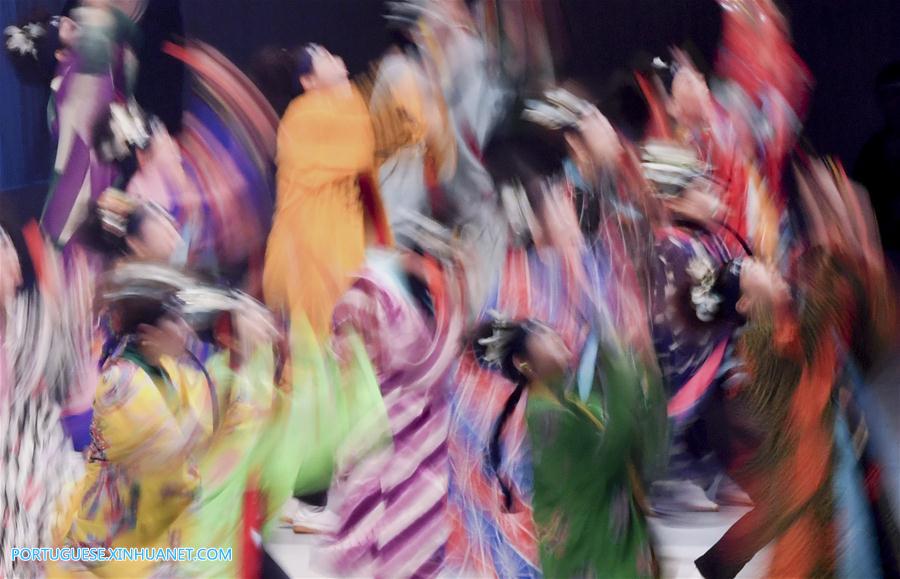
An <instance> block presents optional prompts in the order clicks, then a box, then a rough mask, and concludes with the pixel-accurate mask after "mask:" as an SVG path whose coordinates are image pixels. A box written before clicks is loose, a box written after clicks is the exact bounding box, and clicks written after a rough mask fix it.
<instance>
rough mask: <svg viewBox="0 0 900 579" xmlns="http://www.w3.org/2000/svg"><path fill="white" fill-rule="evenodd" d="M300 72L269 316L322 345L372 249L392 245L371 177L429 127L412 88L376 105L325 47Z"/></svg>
mask: <svg viewBox="0 0 900 579" xmlns="http://www.w3.org/2000/svg"><path fill="white" fill-rule="evenodd" d="M297 67H298V68H297V70H296V76H297V77H299V79H300V84H301V86H302V87H303V95H301V96H300V97H299V98H297V99H295V100H294V101H293V102H292V103H291V105H290V106H289V107H288V109H287V111H286V112H285V115H284V118H283V119H282V121H281V126H280V127H279V134H278V200H277V206H276V213H275V218H274V222H273V226H272V232H271V235H270V237H269V243H268V247H267V250H266V264H265V271H264V279H263V284H264V291H265V297H266V302H267V303H268V304H269V305H270V306H271V307H273V308H274V309H277V310H280V311H286V312H288V313H289V314H290V317H291V318H293V321H298V320H304V318H305V320H304V322H305V323H308V324H309V326H310V327H311V329H312V332H313V334H314V335H315V336H317V337H319V339H321V338H322V337H324V336H326V335H327V333H328V330H329V328H330V325H331V313H332V310H333V309H334V304H335V303H336V302H337V300H338V299H339V297H340V296H341V295H342V294H343V292H344V291H345V290H346V289H347V287H349V283H350V275H351V274H352V273H353V271H355V270H356V269H357V268H359V267H360V266H361V265H362V262H363V259H364V253H365V248H366V246H367V245H369V244H370V243H375V244H377V245H381V246H390V245H391V244H392V243H393V236H392V234H391V230H390V226H389V223H388V221H387V218H386V216H385V212H384V207H383V206H382V201H381V196H380V194H379V192H378V186H377V179H376V178H374V171H376V170H377V169H378V166H379V164H380V162H381V161H382V160H384V159H385V158H387V157H388V156H390V155H391V154H392V153H393V152H394V151H395V150H397V148H399V147H402V146H404V145H406V144H409V143H412V142H416V141H420V140H423V139H425V138H426V136H427V135H426V132H427V131H428V130H429V127H428V126H426V125H429V123H426V121H425V119H424V118H423V116H422V115H423V108H422V101H421V99H422V96H421V95H420V94H417V93H416V92H415V87H414V86H413V87H409V86H406V87H403V86H401V87H398V88H400V90H401V91H403V92H393V91H390V94H389V95H388V98H386V99H384V100H379V101H378V102H375V101H370V100H368V98H367V96H366V95H365V94H364V92H362V91H361V90H360V88H359V87H358V86H356V85H354V84H353V83H351V82H350V79H349V77H348V73H347V68H346V67H345V66H344V62H343V60H341V59H340V58H339V57H336V56H334V55H333V54H331V53H330V52H328V51H327V50H326V49H324V48H322V47H320V46H316V45H310V46H307V47H305V48H303V49H301V50H299V51H298V53H297ZM363 88H365V85H364V86H363ZM404 89H406V90H405V91H404ZM431 128H432V129H437V127H434V126H433V123H432V124H431Z"/></svg>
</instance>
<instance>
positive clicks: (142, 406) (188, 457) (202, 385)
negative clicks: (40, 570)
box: [48, 349, 213, 577]
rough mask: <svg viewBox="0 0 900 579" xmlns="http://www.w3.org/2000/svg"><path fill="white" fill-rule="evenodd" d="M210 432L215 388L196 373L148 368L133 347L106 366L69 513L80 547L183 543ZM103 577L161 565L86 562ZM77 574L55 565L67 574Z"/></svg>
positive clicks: (167, 365)
mask: <svg viewBox="0 0 900 579" xmlns="http://www.w3.org/2000/svg"><path fill="white" fill-rule="evenodd" d="M212 428H213V419H212V400H211V395H210V389H209V385H208V383H207V381H206V379H205V377H204V376H203V374H202V373H201V372H199V371H196V370H194V369H192V368H190V367H187V366H184V365H181V364H179V363H178V362H176V361H175V360H173V359H170V358H163V360H162V362H161V368H159V369H157V368H152V367H150V366H148V365H147V364H146V363H145V362H144V361H143V360H142V359H141V358H140V356H139V355H138V354H136V353H134V352H131V351H130V350H128V349H126V350H125V351H124V352H123V353H122V355H121V356H119V357H116V358H114V359H112V360H111V361H110V362H109V363H108V364H107V366H106V367H105V368H104V371H103V374H102V376H101V379H100V384H99V387H98V388H97V394H96V397H95V399H94V418H93V424H92V426H91V438H92V441H91V445H90V447H89V448H88V451H87V457H88V463H87V465H86V472H85V476H84V478H83V479H82V480H81V482H80V483H79V484H78V487H77V488H76V489H75V492H74V493H73V497H72V503H71V505H70V506H69V508H68V509H67V511H66V512H65V513H64V514H63V516H62V521H61V523H62V533H64V536H63V538H62V541H61V543H63V544H64V545H68V546H73V547H107V548H115V547H137V548H141V547H178V546H187V547H192V546H193V545H185V544H184V543H183V538H182V537H181V530H180V529H181V525H180V524H176V521H185V518H184V515H185V513H186V512H187V511H188V509H189V507H191V506H192V505H193V504H194V502H195V498H196V496H197V494H198V492H199V491H200V477H199V475H198V471H197V467H196V462H195V456H196V455H197V454H199V452H201V451H202V449H203V448H204V447H205V445H206V444H207V443H208V439H209V436H210V434H211V432H212ZM79 565H81V566H82V567H80V569H81V570H83V571H84V570H86V571H89V572H90V573H91V574H93V575H95V576H101V577H141V576H147V575H148V574H149V573H151V572H152V571H153V570H154V569H155V568H156V567H157V566H158V565H160V563H154V562H147V561H125V562H113V561H107V562H102V563H96V564H91V563H81V564H79ZM78 570H79V569H73V568H72V567H69V568H68V569H60V568H55V567H54V568H50V569H48V575H50V576H60V575H66V574H67V573H72V574H75V575H77V574H78Z"/></svg>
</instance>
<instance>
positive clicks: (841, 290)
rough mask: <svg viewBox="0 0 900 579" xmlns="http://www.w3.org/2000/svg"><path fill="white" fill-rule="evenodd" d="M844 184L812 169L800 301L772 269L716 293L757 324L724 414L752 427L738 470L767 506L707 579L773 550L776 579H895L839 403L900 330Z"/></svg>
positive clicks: (730, 573)
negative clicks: (859, 578) (857, 368)
mask: <svg viewBox="0 0 900 579" xmlns="http://www.w3.org/2000/svg"><path fill="white" fill-rule="evenodd" d="M843 179H844V177H842V172H841V171H840V170H839V169H835V168H833V167H832V168H826V167H825V166H824V165H822V164H819V163H810V164H807V165H806V166H805V167H804V175H803V176H801V195H803V198H804V200H803V207H804V209H805V212H806V216H807V219H808V220H809V221H808V237H807V239H806V241H807V242H808V247H807V248H806V251H805V252H804V253H803V254H802V255H801V257H800V259H799V262H798V263H797V264H796V269H795V272H796V273H795V274H794V276H793V285H794V287H793V295H792V294H791V293H790V292H789V291H788V286H787V285H786V284H785V282H784V281H783V280H782V279H781V278H780V276H779V275H777V274H776V273H774V272H773V271H772V270H771V269H768V271H766V268H765V267H764V266H760V265H758V264H754V263H753V262H746V261H745V262H743V263H741V262H736V263H734V264H732V265H731V266H730V267H729V268H728V270H726V271H725V272H722V274H720V276H719V279H720V280H722V279H727V278H728V277H731V278H732V280H733V281H731V282H729V283H725V284H722V283H718V285H719V287H720V289H719V290H714V293H716V294H717V295H719V296H721V297H722V298H723V299H722V305H723V306H726V307H727V308H730V309H733V311H735V312H737V313H738V314H739V315H740V316H743V317H744V318H745V319H746V320H747V326H746V328H745V329H744V331H743V332H742V334H741V336H740V341H739V349H738V351H739V355H740V357H741V359H742V361H743V364H744V365H743V367H742V369H741V371H739V372H737V373H736V375H735V376H734V381H735V382H736V387H735V390H734V395H733V396H731V397H730V401H729V402H728V403H727V404H726V405H725V406H724V408H725V410H726V411H727V412H728V413H729V414H730V415H732V416H735V417H737V421H736V422H734V424H736V425H737V426H739V427H740V428H741V429H742V430H737V429H736V430H734V431H732V433H731V437H730V439H731V445H730V446H731V451H732V453H733V455H732V463H731V465H730V466H731V468H730V471H731V472H732V473H733V476H734V477H735V478H736V479H737V480H739V482H740V483H741V485H742V486H743V487H744V488H746V489H747V491H748V492H749V493H750V495H751V497H753V499H754V502H755V504H756V505H757V506H756V507H755V508H754V509H753V510H752V511H751V512H750V513H748V514H747V515H745V516H744V517H743V518H742V519H741V520H739V521H738V522H737V523H736V524H735V525H734V526H733V527H732V528H731V529H729V531H728V532H727V533H726V534H725V535H724V536H723V537H722V539H720V540H719V542H718V543H717V544H716V545H714V546H713V548H711V549H710V550H709V551H708V552H707V553H706V554H705V555H704V556H703V557H701V558H700V559H698V560H697V566H698V568H699V569H700V571H701V573H703V574H704V576H706V577H734V576H735V575H736V574H737V573H738V572H739V571H740V569H741V568H742V567H743V566H744V565H745V564H746V563H747V562H748V561H749V560H750V558H752V556H753V555H754V554H755V553H756V552H757V551H758V550H759V549H761V548H762V547H763V546H764V545H765V544H767V543H769V542H770V541H774V545H775V547H774V556H773V561H772V566H771V568H770V570H769V573H770V575H772V576H775V577H781V576H809V575H814V574H819V573H826V574H829V573H835V574H840V575H842V576H843V575H846V576H852V575H854V574H857V573H859V574H863V575H866V576H873V575H881V574H886V575H891V574H893V573H896V569H897V561H898V558H897V553H898V537H900V535H898V534H897V531H896V526H895V525H896V523H895V520H894V519H893V516H894V515H893V514H891V513H888V514H887V515H885V513H883V512H880V510H879V509H880V506H879V504H880V501H879V500H877V497H878V495H879V494H881V493H883V490H877V489H878V488H879V486H880V485H879V484H878V481H877V480H875V479H869V482H868V483H867V484H868V485H870V486H869V487H868V492H869V496H870V497H873V498H876V500H874V501H873V499H870V501H873V502H872V504H871V505H867V503H866V500H865V499H864V498H862V497H863V496H864V493H863V486H862V484H863V483H862V477H861V476H860V475H859V474H858V473H859V472H868V471H867V470H863V471H860V468H861V466H860V463H859V462H858V459H857V458H856V457H854V456H853V453H852V451H850V452H849V454H848V449H849V448H850V446H849V441H850V431H849V430H848V427H849V426H852V425H853V421H852V412H851V411H850V410H848V406H847V400H848V397H847V396H845V395H841V396H836V395H835V392H836V389H837V388H839V387H840V386H841V383H842V382H843V380H842V378H841V376H842V375H843V373H844V371H845V368H846V367H847V364H849V363H852V361H853V360H854V359H856V360H859V361H860V362H861V363H863V364H866V362H865V360H871V359H877V357H878V348H879V347H884V346H885V345H886V344H889V343H890V342H889V341H888V340H886V339H885V336H891V335H893V332H895V331H896V312H895V310H894V307H893V304H892V303H891V302H890V301H885V298H886V297H887V296H886V294H885V293H884V292H885V289H886V288H885V285H884V264H883V260H882V259H880V258H878V253H877V249H876V250H875V252H873V248H877V244H875V243H873V242H872V240H871V239H870V238H868V235H869V234H868V233H866V232H867V231H869V232H871V229H870V226H871V225H870V224H869V225H867V222H866V220H861V219H860V217H861V216H862V215H865V211H861V210H860V205H858V204H857V203H856V202H854V201H853V200H852V197H851V196H852V195H854V193H852V191H851V190H850V189H847V188H846V187H844V186H843V185H841V182H842V181H843ZM835 184H837V186H835ZM728 286H730V287H731V289H726V288H727V287H728ZM754 296H756V297H754ZM760 298H762V299H760ZM731 304H733V305H731ZM875 312H878V313H875ZM873 314H874V315H873ZM885 332H888V333H887V334H885ZM860 355H862V357H861V356H860ZM863 367H865V366H863ZM748 426H749V430H747V427H748ZM724 432H725V434H726V435H727V434H729V432H728V430H725V431H724ZM857 432H858V431H857ZM748 433H749V434H748ZM726 440H727V439H726ZM866 454H867V453H866ZM866 454H864V455H863V458H864V459H865V458H866ZM868 456H869V457H871V455H868ZM862 466H863V467H865V462H863V463H862ZM848 470H849V473H853V472H856V473H857V474H856V475H853V474H850V475H849V476H848ZM866 476H867V477H868V476H869V475H868V474H867V475H866ZM854 501H855V502H854ZM848 563H849V565H848ZM848 573H849V575H847V574H848Z"/></svg>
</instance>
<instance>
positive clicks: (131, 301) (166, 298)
mask: <svg viewBox="0 0 900 579" xmlns="http://www.w3.org/2000/svg"><path fill="white" fill-rule="evenodd" d="M174 295H175V292H174V290H171V289H165V288H159V289H158V291H157V292H155V295H148V296H141V297H129V298H124V299H121V300H118V301H116V302H115V303H114V304H113V306H112V309H113V310H114V311H115V312H116V313H117V314H118V315H117V322H118V323H117V324H116V327H115V328H114V331H115V334H116V335H117V336H118V337H119V338H123V337H126V336H132V335H135V334H137V333H138V331H139V329H140V327H141V326H143V325H148V326H155V325H156V324H158V323H159V322H160V320H162V319H163V318H165V317H166V316H169V315H172V310H171V309H170V307H169V306H168V303H169V302H170V301H171V300H172V298H173V297H174Z"/></svg>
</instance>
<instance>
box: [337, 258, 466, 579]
mask: <svg viewBox="0 0 900 579" xmlns="http://www.w3.org/2000/svg"><path fill="white" fill-rule="evenodd" d="M424 265H425V268H426V271H427V272H428V273H427V278H428V279H427V281H426V283H427V285H428V289H429V292H430V294H431V297H432V299H433V302H434V317H431V316H429V315H428V314H426V311H425V309H424V308H423V307H422V305H421V304H420V303H418V302H417V301H416V300H415V298H414V297H412V295H411V293H410V291H409V289H408V288H407V287H406V284H405V281H404V276H403V274H402V271H403V270H402V267H401V264H400V263H399V261H397V257H396V255H392V254H381V253H377V254H374V255H373V256H370V259H369V264H368V266H367V268H366V269H365V270H363V271H362V272H361V273H360V274H359V276H358V277H357V280H356V282H355V283H354V285H353V287H352V288H351V290H350V291H349V292H348V293H347V294H346V295H345V296H344V298H343V299H342V301H341V302H340V303H339V304H338V306H337V308H336V309H335V314H334V320H335V327H336V335H337V338H336V344H335V348H336V350H337V351H338V353H339V354H340V353H341V351H342V349H343V344H342V341H343V338H342V337H341V336H344V335H347V332H346V330H348V329H349V330H351V331H352V332H354V333H355V334H358V335H359V336H360V337H361V338H362V340H363V343H364V344H365V345H366V350H367V351H368V352H369V356H370V358H371V361H372V363H373V366H374V368H375V371H376V375H377V378H378V382H379V385H380V387H381V392H382V396H383V397H384V404H385V408H386V410H387V417H388V423H389V431H390V432H389V434H390V437H391V439H392V443H390V444H387V445H383V446H380V447H378V448H376V449H375V450H374V452H371V450H372V449H371V448H370V449H368V450H369V452H366V451H360V450H359V447H357V448H356V449H355V450H356V451H355V452H349V453H348V452H347V449H346V448H345V449H344V452H343V458H342V459H341V460H339V461H338V467H337V472H336V477H335V482H334V483H333V487H332V488H333V492H332V499H331V500H332V501H333V504H335V505H336V511H337V513H338V515H339V519H340V524H339V528H338V529H337V531H336V532H335V533H333V534H332V536H331V537H330V543H331V548H332V552H333V554H334V555H335V557H334V558H335V560H336V566H337V567H338V570H339V571H340V572H341V574H343V575H352V576H359V575H366V576H375V577H432V576H437V575H438V574H439V573H440V572H441V571H442V569H443V567H444V560H445V554H446V543H447V540H448V537H449V529H450V525H449V519H448V513H447V494H448V486H449V475H450V472H449V463H448V449H447V435H448V428H449V421H450V413H449V407H448V404H447V395H448V394H447V387H448V384H449V382H450V378H451V376H452V369H453V367H454V366H455V363H456V360H457V349H456V348H455V347H454V345H455V344H456V343H458V338H459V334H460V330H461V327H462V317H461V316H460V314H459V312H458V311H456V310H455V308H454V307H453V306H452V304H453V303H455V299H454V298H451V297H450V293H449V292H448V288H447V287H445V285H444V283H445V280H444V277H443V275H442V272H441V271H439V269H438V268H437V266H435V265H433V264H431V263H430V262H425V263H424ZM366 426H368V425H363V428H365V427H366ZM368 432H370V431H368ZM364 438H365V440H366V441H367V442H368V441H370V440H371V438H372V437H370V436H365V437H364ZM351 446H352V445H351ZM348 457H352V458H348ZM357 457H358V458H357Z"/></svg>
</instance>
